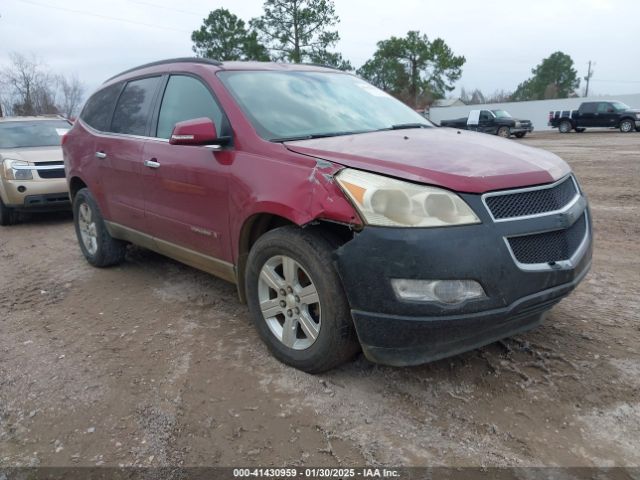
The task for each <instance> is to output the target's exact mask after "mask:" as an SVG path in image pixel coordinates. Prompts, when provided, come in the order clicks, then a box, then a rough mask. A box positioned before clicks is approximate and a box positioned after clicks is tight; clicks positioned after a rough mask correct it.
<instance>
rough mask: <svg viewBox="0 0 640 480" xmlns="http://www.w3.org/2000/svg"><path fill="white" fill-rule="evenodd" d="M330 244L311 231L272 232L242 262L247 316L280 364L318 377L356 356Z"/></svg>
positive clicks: (283, 230) (354, 343)
mask: <svg viewBox="0 0 640 480" xmlns="http://www.w3.org/2000/svg"><path fill="white" fill-rule="evenodd" d="M334 249H335V248H334V247H333V246H332V244H331V242H330V241H329V240H328V239H327V238H325V237H323V236H322V235H320V232H315V231H313V230H311V229H304V230H303V229H300V228H298V227H294V226H286V227H280V228H276V229H274V230H271V231H269V232H267V233H266V234H264V235H263V236H262V237H260V238H259V239H258V240H257V241H256V243H255V244H254V245H253V247H252V248H251V252H250V253H249V258H248V260H247V274H246V277H245V278H246V284H245V285H246V292H247V303H248V306H249V312H250V314H251V318H252V320H253V323H254V324H255V326H256V329H257V331H258V333H259V334H260V337H261V338H262V340H263V341H264V342H265V343H266V345H267V347H268V348H269V350H270V351H271V353H272V354H273V355H274V356H275V357H276V358H277V359H278V360H280V361H281V362H283V363H285V364H287V365H290V366H292V367H294V368H297V369H299V370H303V371H305V372H307V373H320V372H324V371H326V370H329V369H331V368H334V367H336V366H338V365H340V364H341V363H344V362H346V361H347V360H349V359H350V358H351V357H353V355H354V354H355V353H356V352H357V351H358V350H359V345H358V343H357V339H356V335H355V331H354V328H353V324H352V320H351V311H350V308H349V303H348V301H347V298H346V296H345V293H344V291H343V288H342V282H341V280H340V277H339V275H338V272H337V271H336V269H335V267H334V264H333V259H332V254H333V251H334Z"/></svg>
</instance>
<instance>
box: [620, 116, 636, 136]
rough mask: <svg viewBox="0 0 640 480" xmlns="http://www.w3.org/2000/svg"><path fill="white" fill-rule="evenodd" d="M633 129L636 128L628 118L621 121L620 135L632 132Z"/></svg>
mask: <svg viewBox="0 0 640 480" xmlns="http://www.w3.org/2000/svg"><path fill="white" fill-rule="evenodd" d="M635 128H636V126H635V124H634V122H633V121H632V120H631V119H629V118H625V119H624V120H622V121H621V122H620V131H621V132H622V133H629V132H633V131H634V130H635Z"/></svg>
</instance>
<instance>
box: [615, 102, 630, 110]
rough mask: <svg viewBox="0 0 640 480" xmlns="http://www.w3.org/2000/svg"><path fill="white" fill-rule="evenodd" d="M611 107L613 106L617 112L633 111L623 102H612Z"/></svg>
mask: <svg viewBox="0 0 640 480" xmlns="http://www.w3.org/2000/svg"><path fill="white" fill-rule="evenodd" d="M611 105H612V106H613V109H614V110H615V111H616V112H624V111H625V110H631V107H630V106H629V105H625V104H624V103H622V102H611Z"/></svg>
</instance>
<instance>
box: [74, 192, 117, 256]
mask: <svg viewBox="0 0 640 480" xmlns="http://www.w3.org/2000/svg"><path fill="white" fill-rule="evenodd" d="M73 223H74V226H75V229H76V236H77V237H78V243H79V244H80V249H81V250H82V253H83V254H84V257H85V258H86V259H87V261H88V262H89V263H90V264H91V265H93V266H94V267H108V266H110V265H117V264H118V263H121V262H122V261H123V260H124V256H125V253H126V248H127V244H126V243H125V242H123V241H121V240H116V239H115V238H113V237H112V236H111V235H109V232H108V231H107V227H106V225H105V223H104V219H103V218H102V214H101V213H100V209H99V208H98V204H97V203H96V201H95V199H94V198H93V196H92V195H91V192H89V190H88V189H86V188H83V189H82V190H80V191H79V192H78V193H76V196H75V198H74V199H73Z"/></svg>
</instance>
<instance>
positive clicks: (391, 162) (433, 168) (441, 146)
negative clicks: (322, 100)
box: [285, 128, 571, 193]
mask: <svg viewBox="0 0 640 480" xmlns="http://www.w3.org/2000/svg"><path fill="white" fill-rule="evenodd" d="M285 146H286V147H287V148H288V149H289V150H291V151H293V152H297V153H301V154H304V155H309V156H312V157H316V158H321V159H324V160H328V161H330V162H334V163H338V164H340V165H344V166H347V167H352V168H357V169H360V170H368V171H370V172H375V173H382V174H385V175H390V176H393V177H397V178H401V179H406V180H411V181H414V182H419V183H425V184H430V185H437V186H441V187H444V188H447V189H451V190H455V191H458V192H468V193H484V192H488V191H490V190H501V189H507V188H517V187H525V186H531V185H539V184H543V183H550V182H554V181H555V180H558V179H560V178H562V177H563V176H564V175H566V174H567V173H569V172H570V171H571V169H570V168H569V166H568V165H567V164H566V163H565V162H564V161H563V160H562V159H560V157H558V156H557V155H554V154H553V153H551V152H547V151H545V150H540V149H537V148H532V147H528V146H526V145H522V144H520V143H518V142H516V141H514V140H507V139H503V138H498V137H494V136H492V135H486V134H484V133H476V132H468V131H458V130H456V129H453V128H424V129H410V130H392V131H382V132H371V133H362V134H358V135H345V136H338V137H329V138H318V139H313V140H296V141H292V142H285Z"/></svg>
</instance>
